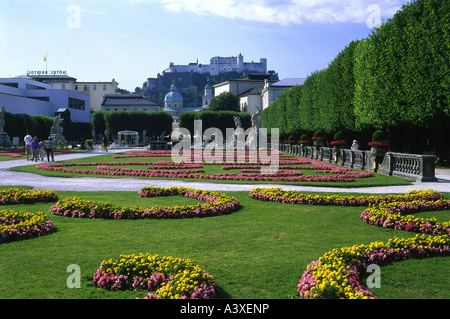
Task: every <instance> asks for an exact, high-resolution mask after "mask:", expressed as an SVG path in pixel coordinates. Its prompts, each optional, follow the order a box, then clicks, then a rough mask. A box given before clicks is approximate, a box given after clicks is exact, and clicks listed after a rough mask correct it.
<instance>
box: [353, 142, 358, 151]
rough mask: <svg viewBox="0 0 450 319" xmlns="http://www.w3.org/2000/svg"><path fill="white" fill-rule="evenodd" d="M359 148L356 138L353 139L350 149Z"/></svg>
mask: <svg viewBox="0 0 450 319" xmlns="http://www.w3.org/2000/svg"><path fill="white" fill-rule="evenodd" d="M358 150H359V144H358V141H357V140H353V144H352V151H358Z"/></svg>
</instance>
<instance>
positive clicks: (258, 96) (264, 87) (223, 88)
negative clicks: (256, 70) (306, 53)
mask: <svg viewBox="0 0 450 319" xmlns="http://www.w3.org/2000/svg"><path fill="white" fill-rule="evenodd" d="M305 80H306V79H305V78H286V79H283V80H280V81H272V80H270V76H269V75H263V74H251V75H247V76H243V77H241V78H240V79H236V80H230V81H226V82H222V83H219V84H216V85H214V96H218V95H219V94H220V93H223V92H232V93H234V94H235V95H237V96H238V97H239V105H240V108H241V112H249V113H252V114H253V113H254V112H255V111H256V108H259V109H260V110H264V109H266V108H267V107H268V106H269V105H270V103H272V102H273V101H275V100H276V99H278V97H279V96H280V94H281V93H283V92H284V91H285V90H287V89H289V88H291V87H293V86H295V85H302V84H303V83H304V82H305Z"/></svg>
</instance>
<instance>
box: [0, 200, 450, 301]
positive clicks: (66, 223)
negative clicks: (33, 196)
mask: <svg viewBox="0 0 450 319" xmlns="http://www.w3.org/2000/svg"><path fill="white" fill-rule="evenodd" d="M58 193H59V196H60V198H63V197H67V196H80V197H82V198H84V199H89V200H94V201H109V202H111V203H113V204H117V205H122V206H132V205H145V204H147V205H157V204H161V203H162V202H163V203H164V204H166V205H168V204H169V203H170V204H173V205H174V204H183V203H186V202H184V200H186V199H185V198H182V197H166V198H139V197H138V196H137V195H136V192H83V193H79V192H58ZM227 194H230V195H233V196H236V197H237V198H238V199H239V201H240V203H241V205H242V208H241V209H240V210H239V211H237V212H234V213H232V214H230V215H225V216H217V217H208V218H201V219H183V220H102V219H98V220H89V219H71V218H67V217H61V216H55V215H50V214H49V218H50V219H51V220H52V221H53V223H54V225H55V227H56V228H57V231H56V232H55V233H53V234H50V235H46V236H42V237H40V238H35V239H31V240H23V241H19V242H13V243H8V244H2V245H0V256H1V258H0V278H1V284H0V298H2V299H9V298H11V299H16V298H20V299H22V298H33V299H34V298H41V299H53V298H61V299H65V298H73V299H79V298H102V299H109V298H135V297H143V296H145V293H144V292H135V291H126V292H110V291H106V290H103V289H99V288H94V287H92V286H91V281H90V279H91V278H92V276H93V274H94V273H95V271H96V270H97V268H98V266H99V265H100V263H101V261H102V260H103V259H109V258H115V257H117V256H118V255H119V254H132V253H136V254H137V253H140V252H143V253H152V254H160V255H167V256H177V257H182V258H189V259H191V260H193V261H195V262H196V263H198V264H199V265H200V266H201V267H202V269H205V270H206V271H207V272H209V273H210V274H211V275H213V276H214V278H215V279H216V281H217V282H218V284H219V286H220V291H219V296H218V297H219V298H239V299H247V298H257V299H286V298H297V297H296V296H297V294H296V287H297V283H298V281H299V279H300V276H301V275H302V273H303V271H304V270H305V269H306V266H307V264H308V263H310V262H311V261H313V260H316V259H317V258H319V257H320V256H322V255H323V254H324V253H325V252H327V251H329V250H332V249H333V248H336V247H339V246H351V245H354V244H361V243H370V242H373V241H387V240H388V239H389V238H392V237H394V236H398V237H411V236H414V234H412V233H406V232H402V231H397V230H392V229H383V228H377V227H374V226H370V225H368V224H366V223H364V222H363V221H361V220H360V218H359V216H360V214H361V212H362V210H363V209H364V208H362V207H332V206H331V207H322V206H307V205H289V204H280V203H272V202H262V201H257V200H253V199H251V198H249V197H248V192H227ZM445 196H446V198H450V193H446V194H445ZM161 201H162V202H161ZM191 201H192V200H191ZM50 206H51V204H50V203H40V204H34V205H15V206H3V207H1V209H14V210H21V209H26V210H30V211H43V212H47V213H48V212H49V208H50ZM449 213H450V211H440V212H433V215H434V216H437V217H438V218H439V219H440V220H448V219H449V218H448V214H449ZM427 214H429V212H428V213H427ZM71 264H76V265H79V266H80V268H81V275H82V282H81V286H82V287H81V288H80V289H69V288H68V287H67V286H66V280H67V278H68V276H69V275H70V273H68V272H67V267H68V266H69V265H71ZM449 269H450V257H445V258H431V259H423V260H409V261H404V262H398V263H392V264H389V265H386V266H383V267H382V268H381V288H380V289H376V288H374V289H373V290H372V291H373V292H374V293H375V295H377V296H379V297H380V298H430V299H448V298H450V290H449V289H448V287H449V276H448V274H449Z"/></svg>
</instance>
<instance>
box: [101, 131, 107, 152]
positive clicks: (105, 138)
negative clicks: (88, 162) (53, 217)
mask: <svg viewBox="0 0 450 319" xmlns="http://www.w3.org/2000/svg"><path fill="white" fill-rule="evenodd" d="M102 149H103V150H104V151H105V152H108V138H107V137H106V135H104V136H103V138H102Z"/></svg>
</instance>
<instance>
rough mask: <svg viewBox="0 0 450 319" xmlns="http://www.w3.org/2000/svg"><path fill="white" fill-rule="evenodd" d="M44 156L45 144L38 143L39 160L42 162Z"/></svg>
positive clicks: (42, 142)
mask: <svg viewBox="0 0 450 319" xmlns="http://www.w3.org/2000/svg"><path fill="white" fill-rule="evenodd" d="M44 156H45V142H44V141H40V142H39V159H40V160H41V161H42V162H43V161H44Z"/></svg>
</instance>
